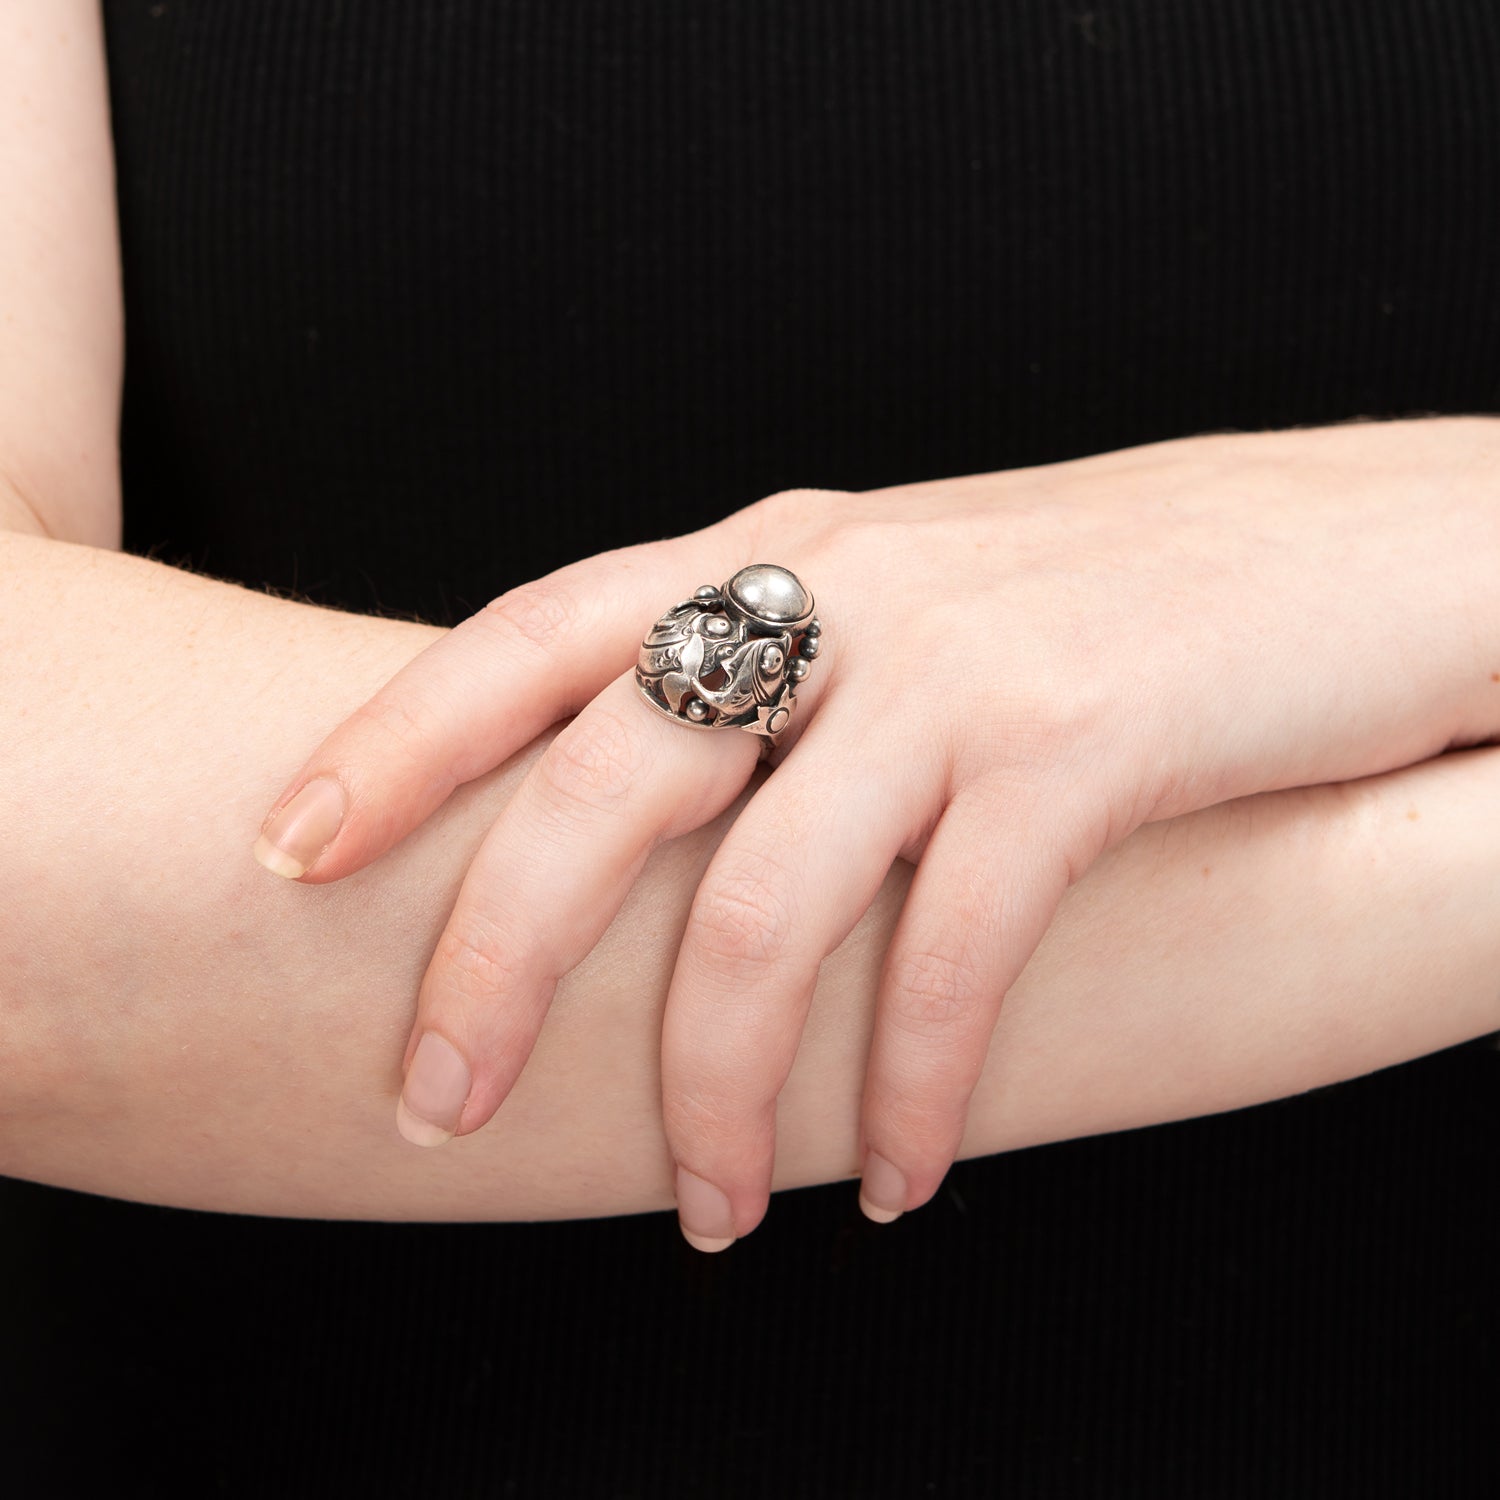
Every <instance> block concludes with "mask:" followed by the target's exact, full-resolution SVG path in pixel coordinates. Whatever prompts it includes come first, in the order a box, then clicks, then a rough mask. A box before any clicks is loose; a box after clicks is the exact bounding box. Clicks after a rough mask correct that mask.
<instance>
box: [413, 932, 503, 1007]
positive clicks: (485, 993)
mask: <svg viewBox="0 0 1500 1500" xmlns="http://www.w3.org/2000/svg"><path fill="white" fill-rule="evenodd" d="M497 936H498V935H497V934H496V933H495V932H494V930H493V929H486V928H485V927H482V926H475V925H471V924H470V923H467V922H466V923H464V924H463V925H461V926H460V925H455V926H451V927H449V928H448V929H447V930H446V931H445V932H444V933H443V935H442V937H441V938H440V939H439V940H438V946H437V951H436V953H435V954H434V955H433V960H434V965H435V967H436V968H437V970H438V971H440V972H441V974H442V976H443V981H444V983H445V985H447V986H448V987H449V988H450V989H451V990H453V991H456V992H457V994H458V995H459V996H460V997H462V998H463V999H464V1000H467V1001H488V1000H493V999H495V998H497V997H498V996H500V995H504V994H507V993H509V992H510V991H511V990H513V989H514V988H515V987H516V984H517V982H518V980H519V978H520V973H519V963H518V959H517V956H516V955H515V954H512V953H510V952H508V951H507V949H506V948H505V946H504V945H503V944H502V943H500V942H499V941H498V940H497Z"/></svg>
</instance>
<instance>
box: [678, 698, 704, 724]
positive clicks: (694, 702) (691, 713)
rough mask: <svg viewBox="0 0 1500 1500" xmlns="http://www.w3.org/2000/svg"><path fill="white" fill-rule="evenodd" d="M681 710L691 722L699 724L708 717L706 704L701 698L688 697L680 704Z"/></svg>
mask: <svg viewBox="0 0 1500 1500" xmlns="http://www.w3.org/2000/svg"><path fill="white" fill-rule="evenodd" d="M682 711H683V713H684V714H686V715H687V717H688V718H690V719H691V720H692V721H693V723H695V724H701V723H702V722H703V721H704V720H705V719H706V718H707V717H708V704H706V703H705V702H704V701H703V700H702V699H701V698H689V699H688V700H687V702H686V703H684V704H683V705H682Z"/></svg>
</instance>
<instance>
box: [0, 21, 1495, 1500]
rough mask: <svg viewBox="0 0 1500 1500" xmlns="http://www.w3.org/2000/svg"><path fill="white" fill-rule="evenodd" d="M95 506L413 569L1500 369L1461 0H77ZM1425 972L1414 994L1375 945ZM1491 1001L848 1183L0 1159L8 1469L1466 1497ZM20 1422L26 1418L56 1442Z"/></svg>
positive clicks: (387, 592)
mask: <svg viewBox="0 0 1500 1500" xmlns="http://www.w3.org/2000/svg"><path fill="white" fill-rule="evenodd" d="M105 9H106V15H107V18H108V29H109V47H110V66H111V76H112V83H113V88H114V107H115V120H116V132H117V143H118V151H119V167H120V195H121V216H122V230H123V236H124V253H125V270H126V287H127V300H128V323H129V329H128V376H127V419H126V544H127V546H128V547H129V548H131V549H132V550H136V551H146V550H148V549H155V552H156V555H158V556H161V557H164V558H166V559H168V560H174V561H184V562H189V563H191V564H192V565H194V566H197V567H200V568H204V569H206V570H207V571H209V572H212V573H215V574H218V575H220V576H224V577H230V578H237V579H243V580H245V581H247V582H250V583H253V584H257V585H258V584H271V585H274V586H276V587H278V588H281V589H292V588H294V589H297V590H300V591H301V592H303V593H305V594H307V595H308V596H310V597H312V598H314V599H316V600H318V601H320V602H327V603H335V604H342V605H345V606H347V607H349V608H354V609H361V610H385V611H390V612H400V613H408V612H414V613H417V614H419V615H421V616H422V617H424V618H426V619H429V620H434V621H438V622H441V623H453V622H455V621H456V620H457V619H459V618H461V617H462V616H463V615H465V614H467V613H469V612H470V611H471V610H472V609H474V608H476V607H478V606H479V605H480V604H482V603H483V602H484V601H485V600H486V599H488V598H489V597H491V596H492V595H493V594H495V593H497V592H499V591H500V590H501V589H502V588H504V587H506V586H508V585H509V584H511V583H514V582H516V581H518V580H520V579H523V578H526V577H530V576H534V575H535V574H537V573H540V572H542V571H545V570H547V569H549V568H551V567H553V566H555V565H557V564H559V563H562V562H564V561H566V560H568V559H570V558H573V557H577V556H581V555H585V554H587V553H590V552H593V551H597V550H599V549H601V548H604V547H607V546H611V545H614V544H617V543H621V542H625V541H629V540H634V539H638V538H642V537H648V536H653V535H663V534H667V533H670V532H676V531H680V530H684V529H687V528H688V527H690V526H694V525H698V524H701V523H703V522H705V521H707V520H709V519H710V518H712V517H715V516H718V515H722V514H724V513H725V512H726V511H728V510H730V509H732V508H735V507H737V506H740V505H742V504H745V503H748V502H749V501H751V500H754V499H756V498H758V497H760V496H761V495H764V494H767V493H769V492H771V491H774V490H777V489H781V488H786V487H790V486H796V485H820V486H830V487H840V488H853V489H860V488H870V487H874V486H879V485H888V484H894V483H897V482H900V481H903V480H918V479H931V478H936V477H940V476H944V475H951V474H964V473H972V472H977V471H981V470H987V469H998V468H1003V467H1008V466H1013V465H1018V464H1030V463H1037V462H1042V461H1047V460H1055V459H1065V458H1069V457H1074V456H1080V455H1083V454H1086V453H1090V452H1096V451H1100V450H1105V449H1111V448H1117V447H1121V446H1125V445H1129V444H1133V443H1139V442H1145V441H1150V440H1153V439H1158V438H1166V437H1172V436H1176V435H1182V434H1187V433H1191V432H1198V431H1203V430H1208V429H1216V428H1225V427H1236V428H1256V427H1262V426H1282V425H1289V424H1294V423H1318V422H1324V421H1330V420H1335V419H1339V418H1344V417H1349V416H1353V415H1356V414H1368V415H1401V414H1412V413H1416V412H1423V411H1434V412H1461V411H1496V410H1500V254H1497V250H1496V247H1497V245H1500V191H1497V189H1500V90H1497V88H1496V79H1497V77H1500V4H1495V3H1493V0H1091V3H1085V0H988V3H985V0H755V3H750V0H700V3H689V0H503V3H500V0H423V3H410V0H405V3H396V0H342V3H339V0H322V3H312V0H303V3H295V0H254V3H248V0H247V3H240V4H210V3H208V0H195V3H188V0H157V3H147V0H106V5H105ZM1412 1003H1413V1004H1414V1005H1419V1004H1424V1003H1441V997H1431V998H1430V1000H1429V998H1428V997H1424V996H1421V995H1414V996H1413V997H1412ZM1497 1140H1500V1054H1497V1053H1496V1052H1494V1051H1493V1050H1490V1049H1488V1048H1485V1047H1483V1046H1480V1045H1473V1046H1469V1047H1465V1048H1457V1049H1453V1050H1452V1051H1449V1052H1445V1053H1441V1054H1438V1055H1436V1056H1434V1057H1432V1058H1429V1059H1426V1060H1424V1061H1421V1062H1417V1063H1413V1064H1410V1065H1407V1066H1405V1067H1402V1068H1397V1069H1392V1070H1389V1071H1388V1072H1385V1073H1382V1074H1379V1075H1376V1076H1374V1077H1372V1078H1369V1079H1364V1080H1360V1081H1357V1082H1354V1083H1350V1084H1346V1085H1340V1086H1338V1087H1336V1088H1333V1089H1329V1090H1326V1091H1320V1092H1317V1093H1314V1094H1310V1095H1307V1096H1304V1097H1301V1098H1298V1099H1295V1100H1291V1101H1286V1102H1283V1103H1278V1104H1272V1105H1267V1106H1264V1107H1262V1108H1260V1109H1255V1110H1247V1111H1241V1112H1238V1113H1235V1114H1230V1115H1225V1116H1220V1117H1216V1118H1212V1119H1208V1120H1203V1121H1197V1122H1191V1123H1186V1124H1179V1125H1173V1126H1168V1127H1161V1128H1158V1129H1154V1130H1147V1131H1138V1132H1133V1133H1128V1134H1122V1135H1117V1136H1110V1137H1101V1138H1098V1139H1095V1140H1088V1141H1080V1142H1074V1143H1069V1144H1063V1145H1058V1146H1053V1147H1047V1148H1042V1149H1038V1150H1034V1151H1028V1152H1022V1153H1016V1154H1012V1155H1008V1156H1002V1157H996V1158H991V1159H988V1160H984V1161H977V1162H970V1163H964V1164H960V1165H959V1166H958V1167H956V1168H955V1169H954V1170H953V1172H952V1173H951V1175H950V1177H949V1180H948V1184H947V1186H946V1187H945V1188H944V1190H943V1191H942V1192H941V1193H940V1194H939V1195H938V1197H937V1198H936V1199H935V1200H934V1202H933V1203H932V1204H930V1205H929V1206H927V1207H925V1208H923V1209H921V1210H920V1211H918V1212H916V1213H914V1214H911V1215H909V1216H907V1218H906V1219H904V1220H902V1221H901V1222H900V1223H898V1224H896V1225H894V1226H892V1227H891V1228H889V1229H877V1228H875V1227H874V1226H871V1225H867V1224H866V1223H865V1222H864V1221H863V1220H862V1219H861V1218H860V1216H859V1214H858V1211H857V1209H856V1207H855V1189H854V1187H853V1186H852V1185H850V1184H840V1185H836V1186H832V1187H827V1188H818V1189H812V1190H807V1191H803V1192H799V1193H793V1194H783V1195H780V1196H778V1197H777V1198H776V1199H775V1200H774V1201H773V1204H772V1209H771V1212H770V1214H769V1216H768V1217H767V1219H766V1221H765V1223H764V1224H763V1225H762V1226H761V1227H760V1228H759V1229H757V1230H756V1232H755V1234H754V1235H752V1236H750V1237H749V1238H748V1239H747V1240H745V1241H744V1242H743V1243H742V1244H740V1245H737V1246H735V1247H734V1248H733V1249H732V1250H731V1251H729V1252H728V1253H727V1254H725V1255H723V1256H720V1257H716V1258H714V1259H712V1260H706V1259H702V1258H699V1257H696V1256H695V1255H694V1254H693V1252H691V1251H690V1250H688V1249H687V1247H686V1246H685V1245H683V1244H682V1243H681V1242H680V1241H679V1239H678V1236H677V1230H676V1228H675V1225H674V1223H673V1222H672V1219H671V1218H670V1217H669V1216H666V1215H654V1216H647V1217H643V1218H639V1219H633V1220H621V1221H613V1222H600V1223H580V1224H557V1225H519V1226H507V1225H499V1226H372V1225H320V1224H303V1223H278V1222H274V1221H255V1220H240V1219H232V1218H227V1217H216V1216H211V1215H199V1214H190V1213H182V1212H173V1211H168V1210H161V1209H149V1208H141V1207H134V1206H129V1205H118V1204H110V1203H107V1202H103V1201H100V1200H94V1199H89V1198H86V1197H82V1196H80V1195H76V1194H70V1193H63V1192H57V1191H49V1190H45V1189H40V1188H34V1187H27V1186H22V1185H15V1184H13V1185H6V1186H5V1189H4V1193H3V1196H0V1216H3V1219H4V1222H5V1224H6V1230H5V1233H4V1235H0V1243H3V1244H5V1245H6V1247H7V1253H10V1254H12V1255H13V1256H15V1257H17V1258H18V1261H19V1264H18V1266H17V1268H16V1270H15V1274H14V1277H13V1279H12V1282H11V1285H12V1288H13V1289H15V1288H27V1289H28V1291H27V1293H26V1294H25V1295H24V1296H21V1297H19V1298H13V1299H12V1300H13V1301H14V1302H16V1304H17V1305H15V1306H13V1307H12V1310H11V1313H10V1319H9V1335H10V1336H9V1337H8V1338H7V1341H6V1358H5V1361H4V1362H3V1363H4V1366H5V1367H6V1369H7V1371H8V1375H7V1377H6V1378H9V1379H12V1380H15V1381H17V1382H18V1383H19V1385H20V1388H19V1389H18V1390H16V1391H15V1392H13V1393H12V1394H11V1396H10V1398H9V1400H8V1403H5V1404H3V1405H0V1410H3V1411H4V1412H5V1413H6V1415H5V1417H3V1418H0V1421H3V1422H4V1423H5V1424H6V1426H7V1427H12V1428H14V1431H13V1432H12V1433H10V1434H8V1437H9V1442H8V1444H7V1455H8V1463H9V1464H10V1465H11V1469H10V1472H17V1473H24V1472H26V1469H25V1463H26V1461H27V1459H28V1456H32V1457H35V1458H36V1459H37V1460H38V1461H41V1460H45V1462H46V1464H47V1468H46V1470H45V1472H46V1473H47V1475H48V1476H49V1489H50V1491H51V1492H55V1493H65V1492H67V1490H68V1486H69V1484H70V1483H73V1484H74V1485H75V1486H77V1485H81V1484H83V1483H84V1482H88V1481H94V1482H104V1483H106V1484H108V1485H109V1486H110V1492H111V1493H114V1492H120V1493H139V1494H161V1495H173V1494H180V1493H192V1494H222V1495H267V1496H291V1495H315V1494H316V1495H319V1496H324V1495H329V1494H335V1495H342V1494H368V1495H385V1494H395V1493H402V1494H405V1493H409V1492H413V1491H416V1492H420V1493H431V1494H434V1495H445V1496H455V1497H456V1496H459V1495H497V1496H499V1495H505V1496H526V1497H530V1496H537V1497H545V1500H550V1497H558V1496H575V1495H576V1496H609V1497H622V1500H623V1497H641V1500H654V1497H657V1496H663V1495H692V1496H705V1497H721V1496H724V1497H729V1496H757V1497H768V1500H780V1497H795V1496H850V1497H863V1496H870V1495H887V1494H889V1495H903V1496H905V1495H910V1496H927V1495H937V1496H969V1495H1006V1496H1016V1497H1023V1500H1037V1497H1042V1500H1045V1497H1052V1496H1075V1495H1087V1496H1098V1497H1109V1500H1115V1497H1135V1496H1139V1497H1145V1500H1176V1497H1182V1500H1219V1497H1242V1496H1243V1497H1276V1500H1282V1497H1300V1496H1317V1497H1325V1496H1343V1495H1348V1496H1359V1497H1361V1500H1366V1497H1371V1496H1377V1495H1392V1496H1401V1497H1403V1500H1409V1497H1412V1496H1418V1495H1422V1496H1425V1495H1464V1496H1468V1495H1481V1494H1486V1493H1489V1492H1490V1491H1491V1490H1492V1489H1493V1484H1492V1483H1490V1482H1489V1481H1488V1480H1485V1479H1483V1478H1481V1477H1479V1476H1483V1475H1485V1474H1488V1473H1490V1472H1492V1471H1493V1468H1494V1462H1495V1460H1494V1433H1495V1426H1494V1413H1495V1411H1496V1410H1497V1397H1500V1372H1497V1360H1500V1353H1497V1351H1500V1300H1497V1298H1496V1296H1495V1294H1494V1289H1493V1288H1494V1281H1495V1274H1496V1270H1495V1268H1496V1267H1497V1265H1500V1233H1497V1229H1496V1219H1495V1216H1494V1214H1493V1212H1492V1200H1493V1196H1494V1181H1495V1160H1496V1142H1497ZM36 1472H38V1473H40V1472H44V1471H42V1470H40V1469H38V1470H37V1471H36Z"/></svg>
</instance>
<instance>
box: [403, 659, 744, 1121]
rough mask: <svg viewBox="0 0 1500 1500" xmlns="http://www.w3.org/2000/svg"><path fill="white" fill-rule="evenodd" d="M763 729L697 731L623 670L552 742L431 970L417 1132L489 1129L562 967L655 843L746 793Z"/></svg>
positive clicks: (418, 1066)
mask: <svg viewBox="0 0 1500 1500" xmlns="http://www.w3.org/2000/svg"><path fill="white" fill-rule="evenodd" d="M759 746H760V741H759V740H758V739H757V737H755V736H754V735H749V734H732V735H731V734H712V733H697V732H692V733H684V732H683V730H682V729H681V728H680V727H679V726H676V725H673V724H670V723H668V722H667V720H666V719H665V718H663V717H662V716H660V715H658V714H656V713H654V712H652V711H651V709H650V708H649V707H648V706H647V705H646V704H644V703H642V701H641V698H640V691H639V689H638V688H637V686H636V682H635V674H634V672H633V671H631V672H628V673H625V674H623V675H622V676H620V677H618V678H617V679H616V680H615V681H614V682H612V683H610V685H609V686H608V687H606V688H605V689H604V690H603V691H602V692H601V693H600V694H599V695H598V697H596V698H595V699H594V700H593V702H592V703H590V704H589V705H588V706H587V707H586V708H585V709H584V710H583V712H582V713H580V714H579V715H578V716H577V718H575V719H574V720H573V721H572V722H571V723H570V724H569V725H568V726H567V727H566V728H565V729H563V731H562V732H561V733H560V734H559V735H558V736H557V737H556V739H554V740H553V741H552V743H551V744H550V745H549V746H548V747H547V749H546V750H545V751H543V753H542V755H541V756H540V757H539V758H538V760H537V762H536V764H535V765H533V766H532V768H531V770H530V771H529V772H528V773H527V775H526V777H525V779H524V780H523V781H522V783H521V785H520V787H518V788H517V790H516V793H515V795H514V796H513V797H512V798H511V800H510V801H509V802H508V803H507V804H506V806H505V808H504V810H503V811H502V812H501V814H500V816H499V817H498V818H497V819H496V821H495V824H494V826H493V827H492V828H491V829H490V831H489V833H488V834H486V835H485V839H484V842H483V844H481V845H480V848H479V851H478V853H477V854H476V855H475V857H474V860H473V863H472V864H471V865H470V867H469V870H468V873H467V874H466V875H465V876H464V881H463V885H462V887H461V888H460V890H459V894H458V899H457V901H456V903H455V905H454V908H453V914H452V916H451V917H450V918H449V920H448V925H447V927H446V928H445V929H444V930H443V934H442V937H441V938H440V939H439V940H438V944H437V948H436V950H435V952H434V954H433V957H432V961H431V963H430V964H429V965H428V967H427V972H426V974H425V975H424V976H423V980H422V986H421V991H420V994H419V996H418V1001H417V1019H416V1024H415V1026H414V1027H413V1029H412V1037H411V1041H410V1042H409V1043H408V1046H407V1070H406V1079H405V1083H404V1086H403V1089H402V1096H401V1100H400V1102H399V1104H398V1105H397V1110H396V1120H397V1125H398V1126H399V1128H400V1130H401V1133H402V1134H403V1135H404V1136H405V1137H406V1138H407V1139H408V1140H409V1141H412V1142H413V1143H414V1144H416V1145H421V1146H435V1145H441V1144H442V1143H443V1142H444V1141H446V1140H448V1139H449V1138H450V1137H451V1136H453V1135H456V1134H465V1133H467V1132H469V1131H471V1130H477V1129H478V1128H479V1127H480V1126H481V1125H483V1124H485V1122H486V1121H488V1120H489V1119H490V1117H491V1116H492V1115H493V1114H494V1113H495V1111H496V1110H497V1109H498V1108H499V1107H500V1104H501V1102H502V1100H504V1098H505V1096H506V1094H508V1093H509V1092H510V1089H511V1087H512V1085H513V1084H514V1083H515V1080H516V1078H517V1077H518V1076H519V1074H520V1072H521V1069H522V1068H523V1067H524V1066H525V1064H526V1059H527V1058H528V1057H529V1056H530V1054H531V1049H532V1046H533V1045H534V1044H535V1041H536V1037H537V1034H538V1032H539V1031H540V1030H541V1025H542V1021H543V1019H544V1017H545V1015H546V1012H547V1007H548V1006H549V1005H550V1004H551V1001H552V996H553V993H554V992H555V990H556V988H557V982H558V980H559V979H560V978H561V977H562V976H563V975H564V974H566V973H567V972H568V970H569V969H571V968H572V967H573V966H574V965H575V964H577V963H579V962H580V961H581V960H582V959H583V958H584V957H585V956H586V955H587V954H588V952H589V951H590V950H591V949H592V948H593V946H594V944H595V943H597V942H598V940H599V938H600V937H601V936H602V935H603V934H604V931H605V929H606V928H607V927H608V926H609V924H610V923H611V922H612V921H613V920H614V918H615V915H616V913H617V912H618V911H619V909H620V907H621V906H622V905H623V904H624V901H625V897H626V895H627V894H628V892H629V890H630V887H631V885H632V883H633V882H634V880H635V877H636V875H637V873H639V871H640V868H641V866H642V865H643V864H644V863H645V861H646V859H647V857H648V856H649V854H650V853H651V851H652V849H653V848H654V847H655V846H656V845H657V844H658V843H660V842H661V841H662V840H663V839H666V838H673V837H675V836H677V835H678V834H682V833H686V832H689V831H690V830H692V829H694V828H698V827H700V826H701V825H702V824H704V823H707V822H708V821H710V820H711V819H712V818H714V817H717V816H718V814H719V813H720V812H722V811H723V810H724V808H726V807H728V806H729V804H730V803H731V802H733V801H734V799H735V797H737V796H738V795H739V793H740V791H741V789H742V788H743V787H744V785H745V783H746V781H748V780H749V778H750V773H751V772H752V771H753V770H754V768H755V763H756V759H757V756H758V755H759Z"/></svg>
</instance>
